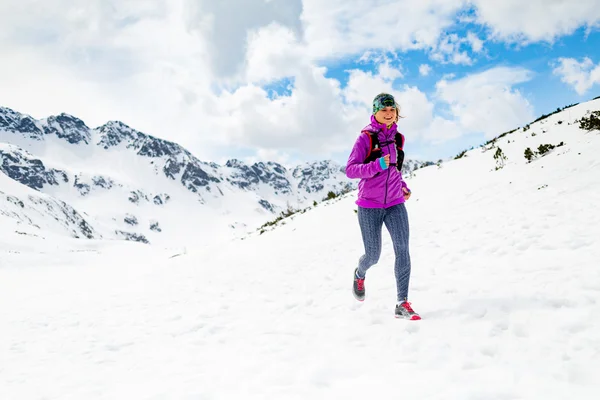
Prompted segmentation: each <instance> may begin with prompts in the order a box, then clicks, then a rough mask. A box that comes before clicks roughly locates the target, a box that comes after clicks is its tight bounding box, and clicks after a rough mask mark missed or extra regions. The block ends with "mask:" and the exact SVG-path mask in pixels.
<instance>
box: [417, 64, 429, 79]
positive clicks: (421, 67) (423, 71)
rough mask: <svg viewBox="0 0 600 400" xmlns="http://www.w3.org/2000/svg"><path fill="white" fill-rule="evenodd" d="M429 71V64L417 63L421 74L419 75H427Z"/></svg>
mask: <svg viewBox="0 0 600 400" xmlns="http://www.w3.org/2000/svg"><path fill="white" fill-rule="evenodd" d="M430 72H431V66H430V65H428V64H421V65H419V74H421V76H427V75H429V73H430Z"/></svg>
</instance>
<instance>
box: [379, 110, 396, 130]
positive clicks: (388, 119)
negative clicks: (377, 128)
mask: <svg viewBox="0 0 600 400" xmlns="http://www.w3.org/2000/svg"><path fill="white" fill-rule="evenodd" d="M397 116H398V113H397V109H396V107H384V108H382V109H381V110H379V111H377V113H375V119H376V120H377V122H379V123H380V124H386V125H387V126H390V125H391V124H392V123H394V122H396V120H397Z"/></svg>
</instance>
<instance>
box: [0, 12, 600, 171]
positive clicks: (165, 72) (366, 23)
mask: <svg viewBox="0 0 600 400" xmlns="http://www.w3.org/2000/svg"><path fill="white" fill-rule="evenodd" d="M597 3H598V2H597V0H579V1H578V2H577V3H576V6H575V5H574V3H573V2H572V1H569V0H553V1H552V2H544V1H531V2H526V3H523V2H521V0H504V1H502V2H492V1H488V0H422V1H419V2H415V1H414V0H328V1H326V2H324V1H322V0H286V1H281V0H280V1H266V0H221V1H219V2H214V1H210V0H177V1H169V2H165V1H164V0H147V1H144V2H139V1H137V0H88V1H87V2H86V3H85V5H81V4H74V3H73V2H71V1H68V0H47V1H45V2H43V3H40V4H38V5H37V6H36V12H31V8H30V7H28V5H27V3H24V2H21V1H17V0H9V1H6V2H2V3H1V4H0V53H1V54H3V60H2V63H0V88H2V90H0V105H2V106H6V107H10V108H13V109H15V110H17V111H20V112H23V113H25V114H29V115H31V116H33V117H35V118H45V117H48V116H50V115H56V114H59V113H62V112H66V113H69V114H72V115H75V116H77V117H79V118H81V119H83V120H84V121H85V122H86V123H87V124H88V125H89V126H90V127H97V126H99V125H102V124H104V123H106V122H107V121H110V120H120V121H122V122H124V123H126V124H127V125H129V126H131V127H133V128H135V129H138V130H140V131H143V132H146V133H148V134H152V135H154V136H157V137H161V138H164V139H167V140H172V141H175V142H177V143H180V144H182V145H183V146H185V147H186V148H188V149H189V150H190V151H191V152H192V153H194V154H195V155H196V156H198V157H199V158H200V159H202V160H206V161H214V162H217V163H224V162H225V161H226V160H228V159H230V158H239V159H242V160H244V161H246V162H255V161H277V162H281V163H284V164H285V165H287V166H293V165H296V164H298V163H301V162H305V161H314V160H322V159H333V160H335V161H337V162H339V163H341V164H344V163H345V162H346V159H347V156H348V154H349V152H350V149H351V147H352V145H353V143H354V141H355V139H356V137H357V135H358V134H359V132H360V129H361V128H362V127H364V126H365V125H366V124H367V123H368V119H369V115H370V108H371V101H372V98H373V97H374V96H375V95H376V94H377V93H379V92H381V91H389V92H391V93H393V94H394V95H395V96H396V97H397V99H398V100H399V103H400V105H401V106H402V110H403V114H404V115H405V116H406V118H405V119H402V120H401V121H400V125H399V127H400V130H401V131H402V132H403V133H404V134H405V136H406V138H407V142H406V150H407V156H408V157H409V158H415V159H421V160H431V161H436V160H437V159H440V158H447V157H452V156H454V155H456V154H457V153H459V152H460V151H462V150H464V149H467V148H470V147H473V146H477V145H479V144H481V143H483V142H485V141H487V140H488V139H490V138H491V137H493V136H496V135H498V134H500V133H502V132H505V131H507V130H510V129H514V128H516V127H518V126H523V125H525V124H526V123H528V122H530V121H532V120H534V119H535V118H537V117H538V116H540V115H542V114H544V113H548V112H551V111H554V110H555V109H556V108H557V107H563V106H565V105H568V104H572V103H577V102H582V101H586V100H589V99H592V98H594V97H596V96H598V95H600V53H599V52H598V50H597V49H598V48H600V7H598V4H597ZM232 9H235V10H236V12H235V13H232V12H231V10H232ZM423 66H427V67H423ZM422 68H427V69H428V70H429V73H428V74H427V75H424V74H421V70H422Z"/></svg>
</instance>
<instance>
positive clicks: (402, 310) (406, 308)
mask: <svg viewBox="0 0 600 400" xmlns="http://www.w3.org/2000/svg"><path fill="white" fill-rule="evenodd" d="M395 316H396V318H403V319H409V320H411V321H416V320H419V319H421V317H420V316H419V314H417V313H416V312H415V310H413V309H412V307H411V306H410V303H409V302H407V301H403V302H402V303H400V304H396V315H395Z"/></svg>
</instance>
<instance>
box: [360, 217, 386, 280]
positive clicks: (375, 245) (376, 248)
mask: <svg viewBox="0 0 600 400" xmlns="http://www.w3.org/2000/svg"><path fill="white" fill-rule="evenodd" d="M384 215H385V210H384V209H382V208H363V207H358V223H359V225H360V231H361V234H362V240H363V244H364V246H365V253H364V254H363V255H362V256H361V257H360V259H359V261H358V277H359V278H361V279H364V277H365V274H366V273H367V270H368V269H369V268H370V267H372V266H373V265H375V264H377V261H379V256H380V255H381V229H382V227H383V217H384Z"/></svg>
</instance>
